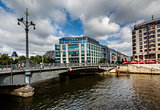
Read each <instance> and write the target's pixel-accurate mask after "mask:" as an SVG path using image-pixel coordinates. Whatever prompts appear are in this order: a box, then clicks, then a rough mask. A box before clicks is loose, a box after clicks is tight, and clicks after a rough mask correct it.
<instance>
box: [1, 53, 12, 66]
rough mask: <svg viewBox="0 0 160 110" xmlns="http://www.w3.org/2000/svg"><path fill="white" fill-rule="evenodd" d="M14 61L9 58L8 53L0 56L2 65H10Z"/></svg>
mask: <svg viewBox="0 0 160 110" xmlns="http://www.w3.org/2000/svg"><path fill="white" fill-rule="evenodd" d="M11 63H12V59H11V58H9V56H8V55H5V54H4V55H1V57H0V64H1V65H10V64H11Z"/></svg>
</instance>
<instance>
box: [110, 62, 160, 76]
mask: <svg viewBox="0 0 160 110" xmlns="http://www.w3.org/2000/svg"><path fill="white" fill-rule="evenodd" d="M110 73H111V74H114V73H115V74H116V75H119V74H152V75H160V64H129V65H121V66H119V67H117V68H115V69H112V70H111V71H110Z"/></svg>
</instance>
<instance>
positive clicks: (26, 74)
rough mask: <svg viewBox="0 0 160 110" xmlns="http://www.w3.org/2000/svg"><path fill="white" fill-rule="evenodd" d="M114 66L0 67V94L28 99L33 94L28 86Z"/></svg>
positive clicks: (32, 90) (100, 70)
mask: <svg viewBox="0 0 160 110" xmlns="http://www.w3.org/2000/svg"><path fill="white" fill-rule="evenodd" d="M116 66H117V65H115V64H74V65H59V66H57V65H54V64H52V65H51V64H49V65H34V66H32V67H31V68H30V69H25V67H22V66H21V67H17V68H15V65H7V66H0V89H1V90H0V93H5V94H12V95H17V96H22V97H29V96H32V95H33V94H34V88H33V87H31V86H30V85H32V84H34V83H37V82H40V81H44V80H47V79H51V78H56V77H59V76H73V75H90V74H99V73H100V72H104V71H109V70H111V69H113V68H114V67H116Z"/></svg>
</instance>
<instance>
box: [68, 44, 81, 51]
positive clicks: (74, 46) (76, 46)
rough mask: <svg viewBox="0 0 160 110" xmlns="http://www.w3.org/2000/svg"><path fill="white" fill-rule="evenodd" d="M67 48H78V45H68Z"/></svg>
mask: <svg viewBox="0 0 160 110" xmlns="http://www.w3.org/2000/svg"><path fill="white" fill-rule="evenodd" d="M68 50H79V45H68Z"/></svg>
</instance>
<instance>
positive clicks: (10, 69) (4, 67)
mask: <svg viewBox="0 0 160 110" xmlns="http://www.w3.org/2000/svg"><path fill="white" fill-rule="evenodd" d="M88 66H105V67H117V66H119V65H118V64H108V63H74V64H55V63H50V64H35V65H31V66H30V68H29V69H31V70H36V69H54V68H60V67H64V68H69V67H88ZM25 69H26V68H25V65H20V64H14V65H0V73H6V72H13V71H14V72H16V71H25Z"/></svg>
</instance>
